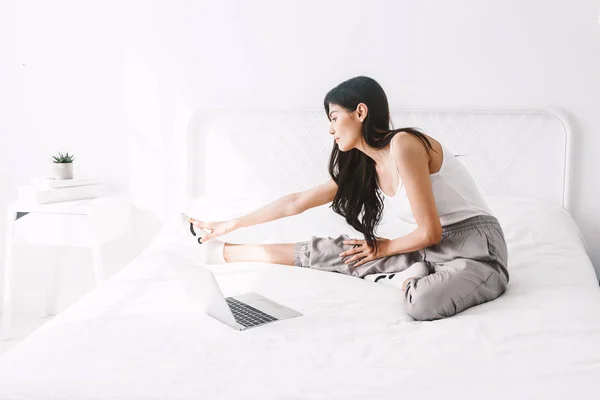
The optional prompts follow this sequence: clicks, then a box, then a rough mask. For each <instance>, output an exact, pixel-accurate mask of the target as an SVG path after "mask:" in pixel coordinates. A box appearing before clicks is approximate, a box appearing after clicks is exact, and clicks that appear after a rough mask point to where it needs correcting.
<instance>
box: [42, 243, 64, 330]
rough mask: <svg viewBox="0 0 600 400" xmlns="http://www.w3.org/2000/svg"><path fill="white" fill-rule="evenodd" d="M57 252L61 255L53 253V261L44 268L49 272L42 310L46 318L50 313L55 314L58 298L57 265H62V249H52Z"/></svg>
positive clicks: (43, 316)
mask: <svg viewBox="0 0 600 400" xmlns="http://www.w3.org/2000/svg"><path fill="white" fill-rule="evenodd" d="M52 250H53V251H56V252H57V253H58V252H60V256H57V255H56V253H55V254H54V255H53V257H52V260H53V262H52V263H51V264H49V265H48V266H46V267H45V268H44V269H45V271H44V273H45V274H47V275H46V276H48V279H47V280H46V282H45V289H46V290H45V293H44V304H43V305H42V307H41V310H40V317H41V318H46V317H47V316H48V315H51V314H54V312H53V310H54V309H55V306H54V302H55V299H56V273H57V272H56V270H57V265H61V264H62V263H61V262H60V261H61V260H60V259H61V258H62V249H60V248H59V249H52Z"/></svg>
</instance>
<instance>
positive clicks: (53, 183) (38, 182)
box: [31, 175, 102, 189]
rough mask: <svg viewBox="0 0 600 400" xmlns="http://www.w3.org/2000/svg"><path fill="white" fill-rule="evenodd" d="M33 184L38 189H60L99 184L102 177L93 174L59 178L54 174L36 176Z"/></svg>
mask: <svg viewBox="0 0 600 400" xmlns="http://www.w3.org/2000/svg"><path fill="white" fill-rule="evenodd" d="M31 181H32V184H33V186H34V187H36V188H37V189H58V188H67V187H74V186H86V185H98V184H101V183H102V182H101V181H100V178H98V177H96V176H93V175H83V176H76V177H73V179H58V178H55V177H53V176H40V177H34V178H33V179H32V180H31Z"/></svg>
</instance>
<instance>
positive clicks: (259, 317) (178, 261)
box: [170, 253, 302, 331]
mask: <svg viewBox="0 0 600 400" xmlns="http://www.w3.org/2000/svg"><path fill="white" fill-rule="evenodd" d="M170 254H171V255H173V256H174V257H173V260H174V267H175V271H176V272H177V276H178V277H179V278H180V279H181V281H182V282H183V284H184V286H185V289H186V291H187V293H188V294H189V296H190V297H191V298H192V300H193V301H194V304H195V305H196V306H197V307H198V308H199V309H200V311H202V312H205V313H207V314H208V315H210V316H211V317H213V318H215V319H217V320H219V321H221V322H222V323H224V324H226V325H228V326H230V327H231V328H233V329H236V330H239V331H243V330H246V329H250V328H255V327H257V326H262V325H265V324H268V323H271V322H275V321H281V320H284V319H288V318H294V317H299V316H301V315H302V313H300V312H298V311H295V310H292V309H291V308H288V307H285V306H283V305H281V304H278V303H276V302H274V301H271V300H269V299H267V298H265V297H263V296H261V295H260V294H258V293H254V292H249V293H245V294H242V295H239V296H232V297H225V296H223V292H222V291H221V288H220V287H219V284H218V283H217V280H216V279H215V276H214V275H213V273H212V271H211V270H209V269H207V268H205V267H203V266H202V265H200V264H197V263H194V262H192V261H190V260H188V259H186V258H183V257H182V256H180V255H178V254H176V253H170Z"/></svg>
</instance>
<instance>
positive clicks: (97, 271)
mask: <svg viewBox="0 0 600 400" xmlns="http://www.w3.org/2000/svg"><path fill="white" fill-rule="evenodd" d="M92 257H93V259H94V276H95V277H96V287H98V286H100V285H102V284H103V283H104V269H103V268H102V253H101V252H100V246H99V245H98V244H94V247H92Z"/></svg>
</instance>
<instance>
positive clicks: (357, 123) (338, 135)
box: [329, 103, 366, 151]
mask: <svg viewBox="0 0 600 400" xmlns="http://www.w3.org/2000/svg"><path fill="white" fill-rule="evenodd" d="M365 111H366V105H364V104H363V103H360V104H359V105H358V107H357V108H356V110H354V111H351V112H348V111H346V110H345V109H344V108H343V107H340V106H338V105H337V104H332V103H329V119H330V123H329V133H330V134H331V135H332V136H333V140H334V141H335V142H336V143H337V145H338V148H339V149H340V151H348V150H350V149H353V148H354V147H356V143H359V142H360V137H361V135H362V122H363V121H364V117H365V115H366V112H365Z"/></svg>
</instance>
